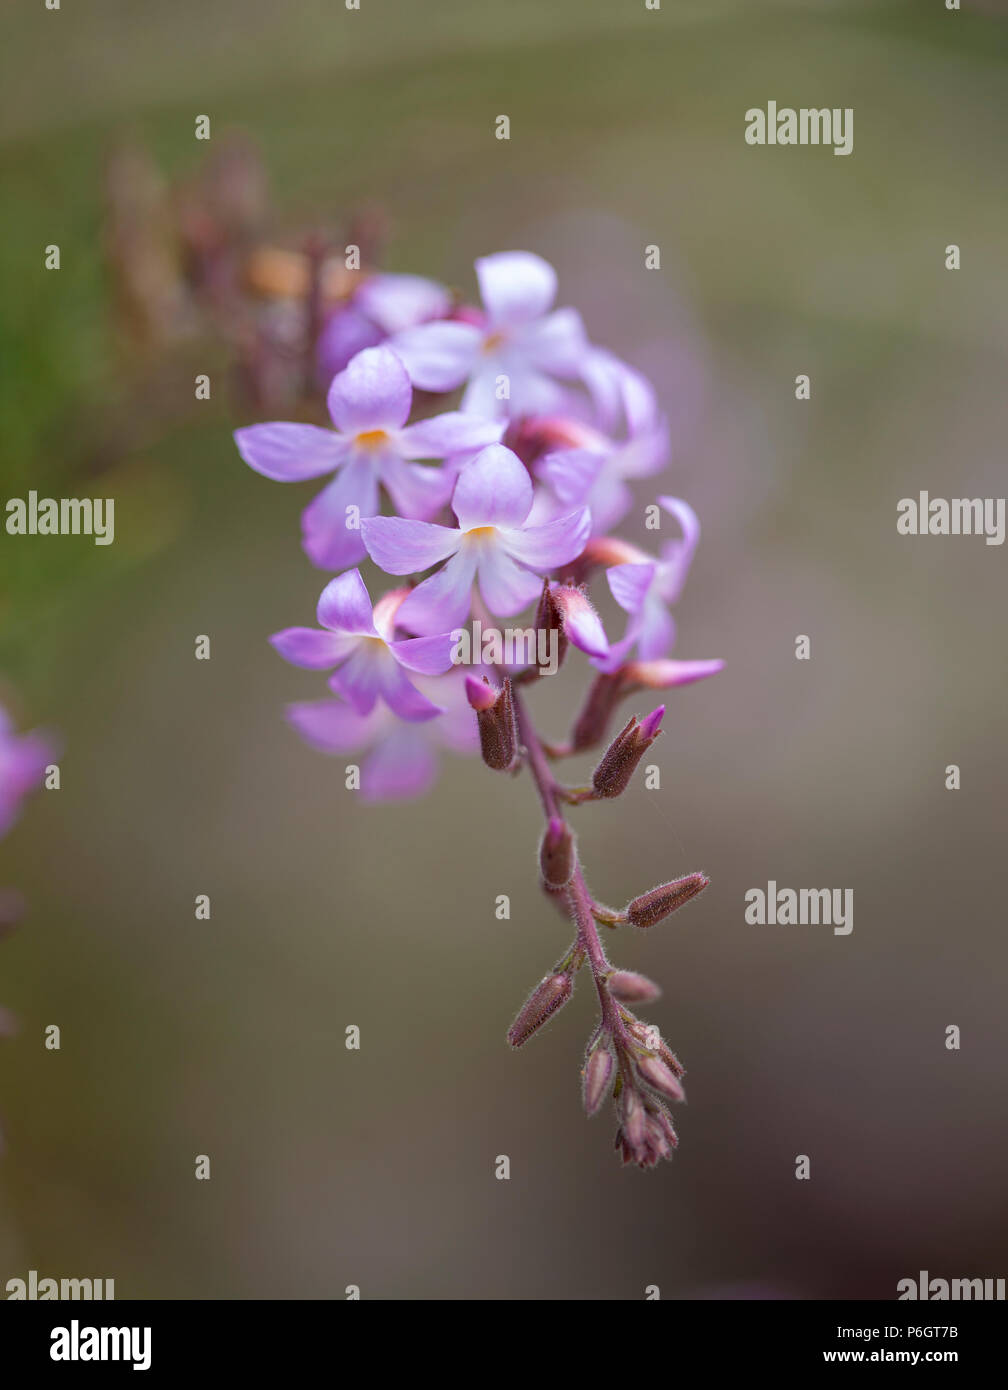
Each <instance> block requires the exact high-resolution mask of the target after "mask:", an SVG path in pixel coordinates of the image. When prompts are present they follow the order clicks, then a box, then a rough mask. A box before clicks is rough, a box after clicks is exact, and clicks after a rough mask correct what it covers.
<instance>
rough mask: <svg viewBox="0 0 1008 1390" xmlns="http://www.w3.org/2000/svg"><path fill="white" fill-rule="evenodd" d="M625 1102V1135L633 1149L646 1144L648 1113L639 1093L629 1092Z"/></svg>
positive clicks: (626, 1093)
mask: <svg viewBox="0 0 1008 1390" xmlns="http://www.w3.org/2000/svg"><path fill="white" fill-rule="evenodd" d="M625 1096H626V1099H625V1100H624V1101H623V1106H622V1108H623V1133H624V1135H625V1136H626V1139H627V1142H628V1143H629V1145H630V1147H631V1148H632V1149H638V1148H640V1147H641V1145H642V1144H643V1143H644V1136H645V1135H646V1133H647V1111H646V1110H645V1108H644V1102H643V1100H642V1099H641V1097H640V1092H639V1091H633V1090H628V1091H626V1092H625Z"/></svg>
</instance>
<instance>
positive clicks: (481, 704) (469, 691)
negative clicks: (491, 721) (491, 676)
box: [465, 676, 497, 714]
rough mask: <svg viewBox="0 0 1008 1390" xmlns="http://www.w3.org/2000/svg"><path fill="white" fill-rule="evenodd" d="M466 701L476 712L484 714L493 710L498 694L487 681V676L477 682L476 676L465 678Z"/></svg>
mask: <svg viewBox="0 0 1008 1390" xmlns="http://www.w3.org/2000/svg"><path fill="white" fill-rule="evenodd" d="M465 693H466V699H467V700H468V701H469V703H470V705H471V706H472V707H473V709H474V710H475V711H476V713H477V714H482V713H483V712H484V710H488V709H492V708H493V705H494V703H495V702H496V700H497V692H496V691H495V690H494V688H493V686H492V685H491V684H490V682H489V681H488V680H487V678H486V676H484V677H483V679H482V680H477V679H476V677H475V676H466V678H465Z"/></svg>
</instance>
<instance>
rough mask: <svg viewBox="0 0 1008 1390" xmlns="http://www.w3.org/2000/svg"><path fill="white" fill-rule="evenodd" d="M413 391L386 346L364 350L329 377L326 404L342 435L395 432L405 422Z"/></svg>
mask: <svg viewBox="0 0 1008 1390" xmlns="http://www.w3.org/2000/svg"><path fill="white" fill-rule="evenodd" d="M412 402H413V387H412V386H411V385H410V379H409V374H408V373H407V371H406V368H405V367H404V366H403V364H402V362H401V361H400V359H399V358H398V357H397V356H396V354H395V353H394V352H393V351H392V349H391V348H389V347H386V346H384V345H383V346H381V347H372V348H365V349H364V351H363V352H359V353H358V354H357V356H356V357H353V358H351V359H350V361H349V362H348V363H347V365H346V367H345V368H344V369H343V371H341V372H340V373H339V375H338V376H335V377H333V380H332V385H331V386H330V387H329V395H328V398H327V403H328V406H329V414H330V415H331V416H332V420H333V424H334V425H335V426H336V428H337V429H338V430H342V431H343V433H344V434H355V433H357V432H359V431H361V430H374V429H394V430H397V429H399V428H400V427H401V426H402V425H405V423H406V421H407V420H408V419H409V413H410V406H411V404H412Z"/></svg>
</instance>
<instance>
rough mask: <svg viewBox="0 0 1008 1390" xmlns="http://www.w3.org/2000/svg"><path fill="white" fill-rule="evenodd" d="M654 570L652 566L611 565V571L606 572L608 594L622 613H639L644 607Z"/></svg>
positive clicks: (654, 567)
mask: <svg viewBox="0 0 1008 1390" xmlns="http://www.w3.org/2000/svg"><path fill="white" fill-rule="evenodd" d="M655 569H656V566H655V565H653V564H643V565H634V564H631V565H613V567H612V569H608V570H606V580H607V581H608V584H609V592H610V593H611V594H612V596H613V598H614V599H615V600H616V602H617V603H618V604H619V606H620V607H621V608H622V609H623V612H624V613H639V612H640V611H641V609H642V608H643V607H644V600H645V598H647V592H648V589H649V588H650V587H651V581H652V580H653V579H654V577H655Z"/></svg>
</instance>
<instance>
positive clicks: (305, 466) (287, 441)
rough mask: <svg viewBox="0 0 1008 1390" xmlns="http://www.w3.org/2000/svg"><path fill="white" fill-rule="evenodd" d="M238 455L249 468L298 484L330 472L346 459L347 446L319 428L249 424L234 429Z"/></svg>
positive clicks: (277, 423) (335, 435) (343, 441)
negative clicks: (242, 427)
mask: <svg viewBox="0 0 1008 1390" xmlns="http://www.w3.org/2000/svg"><path fill="white" fill-rule="evenodd" d="M234 441H235V443H236V444H237V445H238V452H239V454H241V456H242V458H243V459H244V460H245V462H246V463H247V464H248V466H249V467H250V468H254V469H255V471H256V472H257V473H261V474H262V475H263V477H265V478H273V479H275V480H276V481H277V482H280V483H299V482H301V481H302V480H303V479H305V478H320V477H321V476H322V474H323V473H331V472H332V471H333V469H335V468H338V467H339V465H340V464H341V463H342V462H343V460H344V459H345V458H346V453H347V446H346V442H345V440H342V439H341V438H340V437H339V435H338V434H334V433H333V431H332V430H323V429H320V428H319V426H318V425H288V424H283V423H281V422H279V421H278V422H274V423H273V424H269V425H247V426H246V427H245V428H244V429H241V430H235V432H234Z"/></svg>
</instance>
